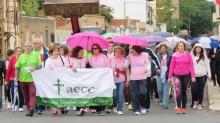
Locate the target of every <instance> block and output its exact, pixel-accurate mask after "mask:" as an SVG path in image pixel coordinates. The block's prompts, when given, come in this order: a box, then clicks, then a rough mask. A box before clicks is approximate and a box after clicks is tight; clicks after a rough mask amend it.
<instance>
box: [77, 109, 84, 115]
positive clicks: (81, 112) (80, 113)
mask: <svg viewBox="0 0 220 123" xmlns="http://www.w3.org/2000/svg"><path fill="white" fill-rule="evenodd" d="M84 114H85V111H84V109H80V111H79V112H78V113H77V114H76V115H77V116H83V115H84Z"/></svg>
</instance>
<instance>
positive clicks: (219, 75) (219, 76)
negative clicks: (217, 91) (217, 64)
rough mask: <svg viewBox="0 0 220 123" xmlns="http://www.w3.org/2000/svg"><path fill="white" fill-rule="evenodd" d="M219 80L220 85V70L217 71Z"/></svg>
mask: <svg viewBox="0 0 220 123" xmlns="http://www.w3.org/2000/svg"><path fill="white" fill-rule="evenodd" d="M217 82H218V85H219V87H220V71H219V70H218V71H217Z"/></svg>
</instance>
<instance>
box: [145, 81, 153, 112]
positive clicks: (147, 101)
mask: <svg viewBox="0 0 220 123" xmlns="http://www.w3.org/2000/svg"><path fill="white" fill-rule="evenodd" d="M151 88H152V82H151V77H147V83H146V89H147V91H146V97H145V101H146V103H145V108H146V109H150V92H151Z"/></svg>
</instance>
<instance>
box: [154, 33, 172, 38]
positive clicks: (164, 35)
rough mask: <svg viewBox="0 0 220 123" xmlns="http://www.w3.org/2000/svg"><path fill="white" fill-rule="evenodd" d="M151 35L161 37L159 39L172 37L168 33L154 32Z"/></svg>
mask: <svg viewBox="0 0 220 123" xmlns="http://www.w3.org/2000/svg"><path fill="white" fill-rule="evenodd" d="M152 35H154V36H161V37H165V38H166V37H173V35H172V34H170V33H169V32H155V33H153V34H152Z"/></svg>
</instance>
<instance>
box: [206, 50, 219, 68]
mask: <svg viewBox="0 0 220 123" xmlns="http://www.w3.org/2000/svg"><path fill="white" fill-rule="evenodd" d="M218 50H219V48H217V49H216V53H217V51H218ZM216 53H214V48H212V49H210V50H209V54H208V58H210V59H211V61H210V62H211V64H214V61H215V58H212V55H215V54H216Z"/></svg>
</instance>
